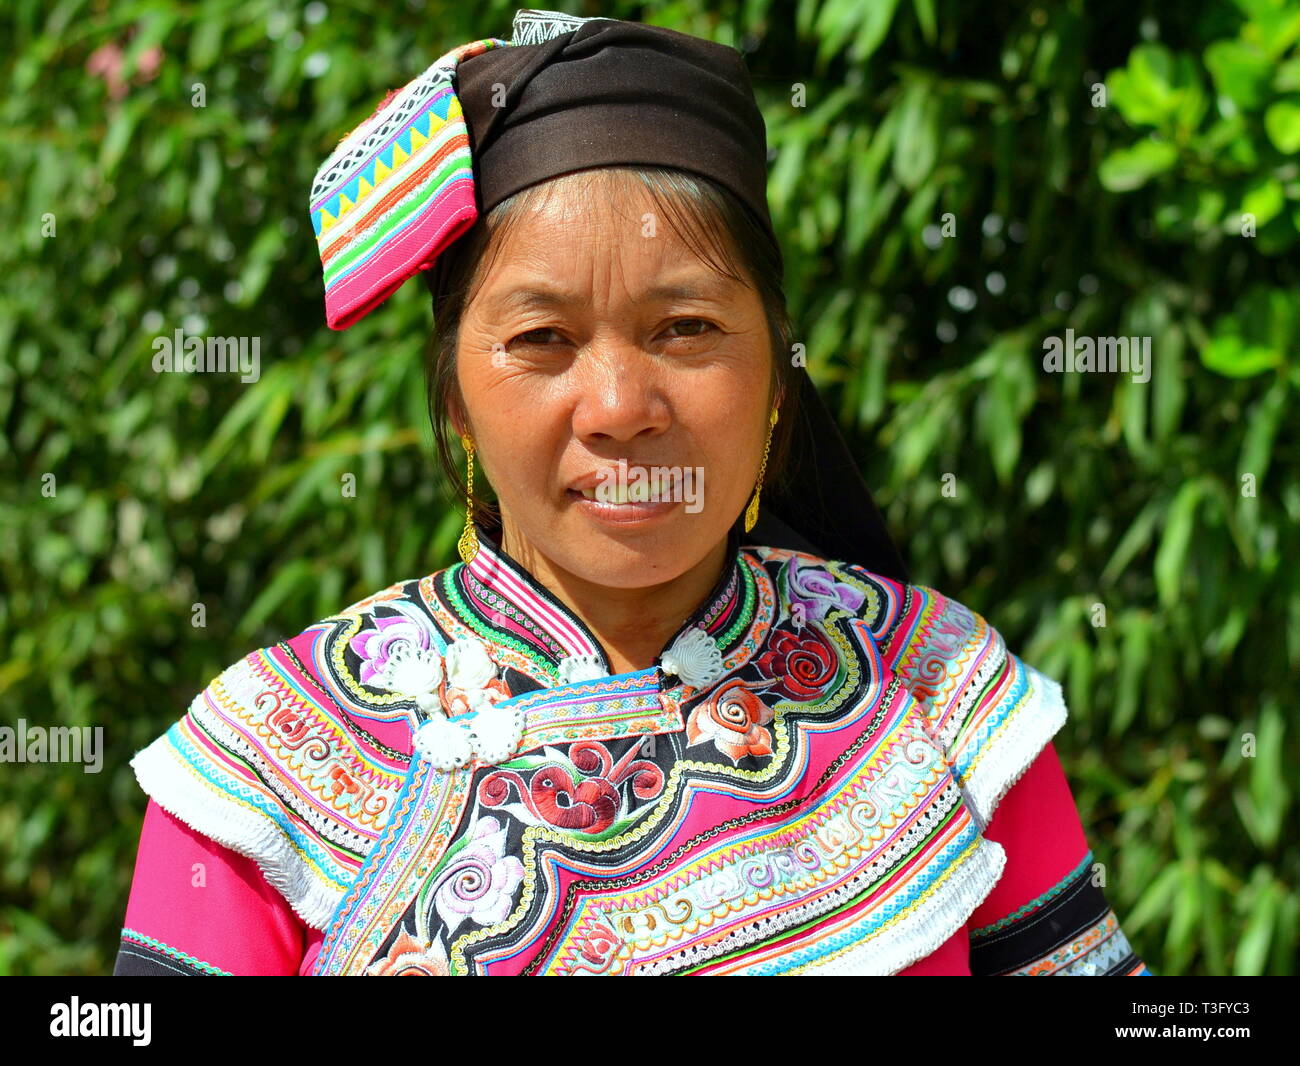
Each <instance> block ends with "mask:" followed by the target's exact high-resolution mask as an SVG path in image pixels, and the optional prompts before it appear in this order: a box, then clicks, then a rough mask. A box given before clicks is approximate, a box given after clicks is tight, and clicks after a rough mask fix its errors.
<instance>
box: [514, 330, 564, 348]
mask: <svg viewBox="0 0 1300 1066" xmlns="http://www.w3.org/2000/svg"><path fill="white" fill-rule="evenodd" d="M554 332H555V330H553V329H548V328H546V327H544V326H543V327H539V328H538V329H530V330H528V332H526V333H521V334H519V336H517V337H516V338H515V340H517V341H523V342H524V344H549V343H550V342H549V341H548V340H547V336H546V335H547V334H548V333H554Z"/></svg>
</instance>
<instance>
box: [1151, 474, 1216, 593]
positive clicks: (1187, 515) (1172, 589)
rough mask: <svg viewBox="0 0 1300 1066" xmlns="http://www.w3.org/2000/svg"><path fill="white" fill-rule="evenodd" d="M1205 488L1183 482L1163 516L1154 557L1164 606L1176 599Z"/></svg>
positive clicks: (1198, 484)
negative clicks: (1158, 546)
mask: <svg viewBox="0 0 1300 1066" xmlns="http://www.w3.org/2000/svg"><path fill="white" fill-rule="evenodd" d="M1204 491H1205V487H1204V486H1203V485H1202V484H1201V482H1200V481H1188V482H1186V483H1185V484H1184V485H1183V487H1182V488H1180V489H1179V490H1178V494H1177V495H1176V496H1175V497H1174V502H1173V503H1172V504H1171V505H1170V508H1169V514H1168V516H1167V518H1166V519H1165V533H1164V536H1163V537H1162V538H1161V540H1160V548H1159V550H1158V551H1157V552H1156V559H1155V579H1156V591H1157V593H1158V595H1159V597H1160V603H1161V604H1162V605H1163V606H1165V607H1170V606H1172V605H1173V604H1175V603H1176V602H1177V601H1178V596H1179V591H1180V590H1181V588H1182V581H1183V576H1184V568H1185V565H1186V562H1187V549H1188V546H1189V545H1190V544H1191V540H1192V527H1193V522H1194V519H1195V517H1196V508H1197V505H1198V504H1199V503H1200V501H1201V497H1202V495H1203V494H1204Z"/></svg>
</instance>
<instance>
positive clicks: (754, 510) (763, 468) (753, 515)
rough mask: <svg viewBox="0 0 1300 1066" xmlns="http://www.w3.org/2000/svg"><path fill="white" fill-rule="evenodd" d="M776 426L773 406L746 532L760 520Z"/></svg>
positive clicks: (749, 507) (747, 514)
mask: <svg viewBox="0 0 1300 1066" xmlns="http://www.w3.org/2000/svg"><path fill="white" fill-rule="evenodd" d="M775 426H776V408H775V407H773V408H772V414H771V416H770V417H769V418H768V420H767V440H766V441H764V442H763V462H762V464H761V465H760V466H759V468H758V484H757V485H755V486H754V497H753V499H751V500H750V501H749V506H748V507H746V508H745V532H746V533H748V532H749V531H750V530H751V529H753V528H754V524H755V523H756V522H757V521H758V497H759V495H760V494H761V493H762V491H763V475H764V474H765V473H767V453H768V450H769V449H770V448H771V447H772V430H773V428H775Z"/></svg>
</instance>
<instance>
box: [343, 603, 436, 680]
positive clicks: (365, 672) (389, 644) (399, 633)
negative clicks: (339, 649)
mask: <svg viewBox="0 0 1300 1066" xmlns="http://www.w3.org/2000/svg"><path fill="white" fill-rule="evenodd" d="M391 606H393V607H394V609H396V610H399V611H401V612H402V613H401V614H400V615H398V616H397V617H392V616H390V617H387V618H379V617H376V616H373V615H372V616H371V618H370V621H371V622H372V623H373V626H370V627H367V628H365V629H363V630H361V632H360V633H358V634H357V635H356V636H354V637H353V638H352V639H351V640H350V641H348V646H349V647H350V648H351V649H352V650H353V651H354V652H356V654H357V655H358V656H359V657H360V659H361V672H360V674H359V677H358V679H359V680H360V681H361V683H362V684H363V685H375V684H382V683H383V682H382V679H383V677H384V675H385V674H386V673H387V671H388V666H389V662H390V660H391V659H392V658H393V657H394V655H400V654H402V653H404V652H407V651H410V650H413V649H420V650H425V651H427V650H428V649H429V628H428V626H427V625H424V624H422V623H421V621H420V620H419V618H418V617H413V616H412V615H411V614H409V613H408V611H407V610H404V609H403V608H402V607H401V606H399V605H397V604H393V605H391ZM385 687H386V688H387V687H389V686H387V685H385Z"/></svg>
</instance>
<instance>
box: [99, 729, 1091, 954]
mask: <svg viewBox="0 0 1300 1066" xmlns="http://www.w3.org/2000/svg"><path fill="white" fill-rule="evenodd" d="M984 835H985V836H986V837H988V838H989V839H990V840H995V841H997V842H998V843H999V844H1001V845H1002V847H1003V848H1004V849H1005V850H1006V853H1007V864H1006V868H1005V871H1004V873H1003V875H1002V877H1001V879H1000V880H999V881H998V883H997V885H995V886H994V888H993V891H992V892H991V893H990V894H989V896H988V897H987V898H986V899H985V900H984V902H983V903H981V904H980V905H979V906H978V907H977V908H976V909H975V911H974V912H973V913H972V915H971V917H970V920H969V921H968V923H967V924H966V925H964V926H963V927H962V928H961V929H960V930H958V931H957V932H956V933H955V934H954V935H953V936H952V937H950V938H949V939H948V940H947V941H945V942H944V943H943V944H942V945H941V946H940V947H939V948H938V949H937V950H936V951H934V952H933V953H931V954H930V955H927V956H926V957H925V958H924V959H921V960H920V961H918V962H916V963H914V964H912V965H911V966H909V967H907V968H906V969H904V970H902V971H900V973H899V976H904V977H923V976H970V974H971V966H970V955H969V952H970V942H969V930H970V929H971V928H979V927H982V926H989V925H993V924H994V923H996V922H998V921H1000V920H1001V919H1003V918H1004V917H1006V916H1007V915H1009V914H1011V913H1013V912H1015V911H1016V910H1018V909H1019V908H1021V907H1024V906H1025V905H1026V904H1028V903H1029V902H1030V901H1032V900H1035V899H1037V898H1039V897H1040V896H1042V895H1043V894H1044V893H1046V892H1048V891H1049V890H1050V889H1052V888H1053V887H1054V886H1056V885H1058V884H1060V883H1061V882H1062V881H1063V880H1064V879H1065V878H1066V877H1067V876H1068V874H1069V873H1070V871H1071V870H1072V869H1074V868H1075V867H1076V866H1077V865H1078V863H1079V862H1080V861H1081V860H1082V859H1083V858H1084V856H1085V855H1086V854H1087V851H1088V845H1087V842H1086V839H1085V836H1084V832H1083V827H1082V825H1081V824H1080V821H1079V815H1078V810H1077V808H1076V807H1075V803H1074V797H1073V795H1072V794H1071V792H1070V786H1069V784H1068V782H1067V781H1066V778H1065V773H1064V771H1063V769H1062V767H1061V762H1060V759H1059V758H1058V757H1057V754H1056V750H1055V748H1054V747H1053V745H1051V744H1048V746H1047V747H1046V748H1044V749H1043V751H1042V753H1041V754H1040V755H1039V756H1038V757H1037V758H1036V759H1035V760H1034V762H1033V763H1032V764H1031V765H1030V767H1029V769H1028V770H1027V771H1026V772H1025V774H1024V776H1023V777H1021V778H1020V780H1019V781H1017V782H1016V783H1015V784H1014V785H1013V786H1012V787H1011V789H1010V790H1009V791H1008V793H1007V795H1006V796H1005V797H1004V798H1003V800H1002V802H1001V803H1000V804H999V805H998V807H997V809H996V810H995V811H994V814H993V819H992V821H991V822H990V823H989V825H988V827H987V829H986V830H985V831H984ZM197 864H202V869H203V874H204V880H205V882H206V884H205V886H204V887H194V885H193V882H194V881H195V880H196V871H197V869H198V865H197ZM125 925H126V929H127V930H130V931H133V932H134V933H136V934H143V936H145V937H148V938H151V939H152V940H154V941H156V942H160V943H162V944H165V945H167V946H168V947H170V948H173V949H175V950H177V951H178V952H182V953H184V954H185V955H188V956H190V957H191V958H193V959H196V960H198V961H200V962H202V963H206V964H207V965H209V966H211V967H215V968H217V969H218V970H222V971H225V972H227V973H231V974H236V975H252V974H259V975H294V974H305V973H307V972H308V971H309V970H310V969H311V967H312V965H313V963H314V962H315V960H316V955H317V953H318V952H319V950H320V945H321V940H322V938H323V934H322V932H321V931H320V930H318V929H313V928H311V927H310V926H308V925H307V924H306V923H305V922H303V920H302V919H301V918H299V917H298V915H297V914H296V913H294V911H293V908H292V907H290V906H289V904H288V903H287V902H286V901H285V899H284V897H283V896H281V895H280V893H279V892H277V891H276V890H275V889H274V888H272V887H271V886H270V885H269V884H268V883H267V882H266V879H265V878H264V877H263V876H262V874H261V871H260V870H259V869H258V868H257V864H256V863H254V862H253V860H252V859H249V858H247V857H245V856H243V855H240V854H238V853H236V852H234V851H231V850H230V849H229V848H225V847H222V846H221V845H220V844H217V843H215V842H213V841H212V840H211V839H209V838H208V837H205V836H203V835H202V834H200V833H196V832H195V831H194V830H192V829H190V828H189V827H188V826H187V825H185V823H183V822H182V821H181V820H180V819H178V818H176V817H174V816H173V815H171V814H169V813H168V812H167V811H165V810H163V809H162V808H161V807H159V806H158V805H157V804H156V803H155V802H154V801H153V800H150V801H149V805H148V809H147V811H146V813H145V819H144V827H143V830H142V832H141V836H140V851H139V856H138V858H137V861H136V868H135V877H134V880H133V883H132V886H131V896H130V900H129V902H128V904H127V911H126V922H125ZM128 939H129V938H128Z"/></svg>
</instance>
